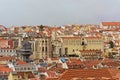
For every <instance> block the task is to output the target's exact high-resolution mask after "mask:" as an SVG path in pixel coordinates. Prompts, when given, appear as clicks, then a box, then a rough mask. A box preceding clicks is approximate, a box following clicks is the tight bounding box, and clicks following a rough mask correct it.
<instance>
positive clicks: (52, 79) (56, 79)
mask: <svg viewBox="0 0 120 80" xmlns="http://www.w3.org/2000/svg"><path fill="white" fill-rule="evenodd" d="M46 80H58V78H47V79H46Z"/></svg>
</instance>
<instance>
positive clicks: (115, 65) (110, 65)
mask: <svg viewBox="0 0 120 80" xmlns="http://www.w3.org/2000/svg"><path fill="white" fill-rule="evenodd" d="M103 65H106V66H108V67H119V66H120V64H119V63H118V62H106V63H103Z"/></svg>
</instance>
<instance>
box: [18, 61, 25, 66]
mask: <svg viewBox="0 0 120 80" xmlns="http://www.w3.org/2000/svg"><path fill="white" fill-rule="evenodd" d="M16 64H17V65H23V64H27V62H25V61H17V62H16Z"/></svg>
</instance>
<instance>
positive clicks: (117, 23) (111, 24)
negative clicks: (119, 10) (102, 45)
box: [102, 22, 120, 26]
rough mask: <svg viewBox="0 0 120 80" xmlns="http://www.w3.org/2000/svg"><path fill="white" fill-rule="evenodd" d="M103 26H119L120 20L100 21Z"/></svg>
mask: <svg viewBox="0 0 120 80" xmlns="http://www.w3.org/2000/svg"><path fill="white" fill-rule="evenodd" d="M102 25H103V26H120V22H102Z"/></svg>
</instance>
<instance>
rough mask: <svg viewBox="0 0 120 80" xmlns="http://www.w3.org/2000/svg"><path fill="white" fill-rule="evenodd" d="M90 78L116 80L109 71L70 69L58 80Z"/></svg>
mask: <svg viewBox="0 0 120 80" xmlns="http://www.w3.org/2000/svg"><path fill="white" fill-rule="evenodd" d="M115 74H117V73H115ZM90 77H92V78H93V77H94V78H95V80H101V79H102V77H106V78H110V79H111V80H114V79H113V78H112V75H111V74H110V72H109V70H108V69H69V70H67V71H65V72H64V73H63V74H62V75H61V76H60V77H59V79H58V80H72V79H73V78H82V79H84V80H87V78H90Z"/></svg>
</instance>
